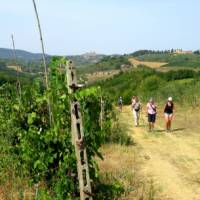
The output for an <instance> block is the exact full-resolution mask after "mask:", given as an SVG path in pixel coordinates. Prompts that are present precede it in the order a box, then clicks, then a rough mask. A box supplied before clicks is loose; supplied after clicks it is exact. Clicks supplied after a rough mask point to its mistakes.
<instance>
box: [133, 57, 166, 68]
mask: <svg viewBox="0 0 200 200" xmlns="http://www.w3.org/2000/svg"><path fill="white" fill-rule="evenodd" d="M129 61H130V62H131V63H132V64H133V66H136V67H137V66H138V65H145V66H147V67H150V68H153V69H157V68H160V67H162V66H164V65H166V64H167V63H164V62H147V61H139V60H137V59H135V58H129Z"/></svg>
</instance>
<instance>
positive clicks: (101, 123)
mask: <svg viewBox="0 0 200 200" xmlns="http://www.w3.org/2000/svg"><path fill="white" fill-rule="evenodd" d="M103 120H104V101H103V98H102V96H101V112H100V127H101V130H102V129H103Z"/></svg>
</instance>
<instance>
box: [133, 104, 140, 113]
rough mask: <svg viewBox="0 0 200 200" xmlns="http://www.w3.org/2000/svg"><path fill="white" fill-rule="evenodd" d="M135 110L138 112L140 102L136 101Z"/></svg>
mask: <svg viewBox="0 0 200 200" xmlns="http://www.w3.org/2000/svg"><path fill="white" fill-rule="evenodd" d="M134 110H135V111H136V112H138V111H139V110H140V102H136V103H135V105H134Z"/></svg>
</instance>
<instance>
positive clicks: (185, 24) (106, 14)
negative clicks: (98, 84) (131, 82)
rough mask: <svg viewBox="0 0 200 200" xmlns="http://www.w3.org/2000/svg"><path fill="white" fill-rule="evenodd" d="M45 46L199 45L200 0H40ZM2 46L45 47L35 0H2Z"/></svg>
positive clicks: (121, 49)
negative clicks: (40, 32) (13, 39)
mask: <svg viewBox="0 0 200 200" xmlns="http://www.w3.org/2000/svg"><path fill="white" fill-rule="evenodd" d="M36 4H37V7H38V12H39V17H40V21H41V27H42V33H43V37H44V45H45V52H46V53H48V54H51V55H53V54H54V55H55V54H56V55H75V54H83V53H86V52H90V51H95V52H96V53H102V54H125V53H132V52H134V51H136V50H140V49H152V50H165V49H172V48H174V49H176V48H182V49H184V50H196V49H200V12H199V9H200V1H199V0H190V1H188V0H36ZM0 27H1V29H0V48H12V42H11V34H13V35H14V38H15V45H16V48H17V49H23V50H27V51H31V52H37V53H38V52H41V46H40V39H39V33H38V28H37V21H36V17H35V13H34V8H33V3H32V0H0Z"/></svg>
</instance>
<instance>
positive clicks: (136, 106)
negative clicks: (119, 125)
mask: <svg viewBox="0 0 200 200" xmlns="http://www.w3.org/2000/svg"><path fill="white" fill-rule="evenodd" d="M131 106H132V110H133V118H134V123H135V126H139V118H140V108H141V103H140V101H139V99H138V97H137V96H136V97H135V96H134V97H133V98H132V103H131Z"/></svg>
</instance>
